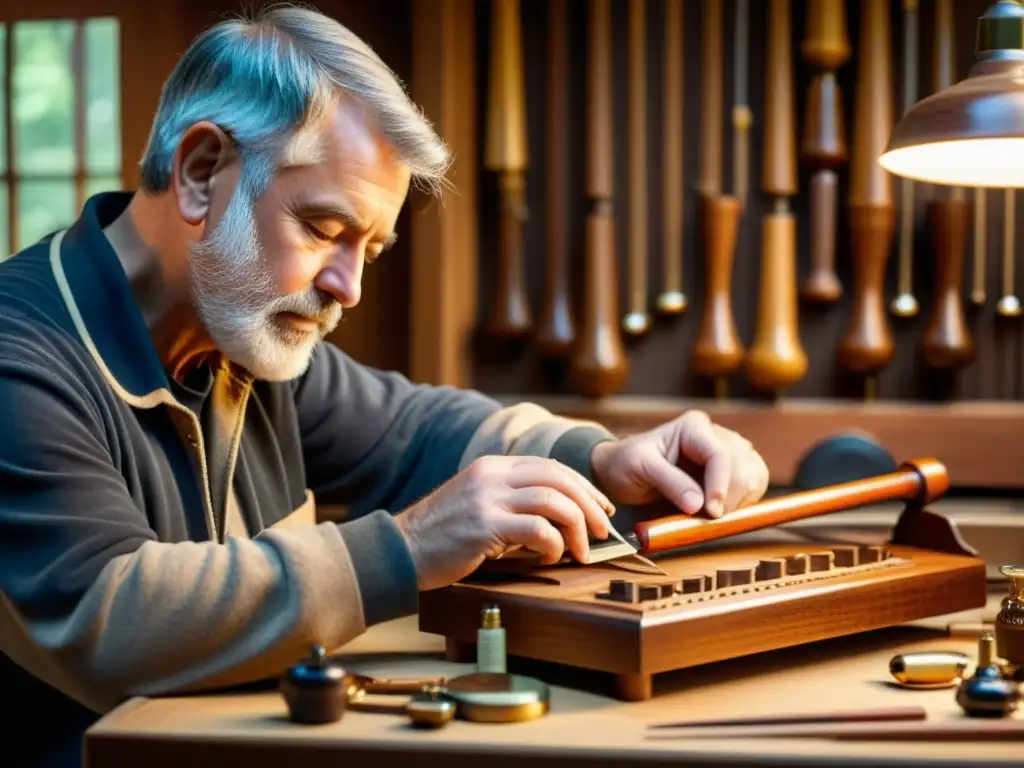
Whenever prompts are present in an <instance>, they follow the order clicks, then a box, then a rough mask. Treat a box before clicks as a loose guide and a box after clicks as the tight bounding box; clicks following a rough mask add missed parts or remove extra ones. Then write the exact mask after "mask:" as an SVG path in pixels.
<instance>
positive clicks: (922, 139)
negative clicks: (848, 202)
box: [879, 0, 1024, 188]
mask: <svg viewBox="0 0 1024 768" xmlns="http://www.w3.org/2000/svg"><path fill="white" fill-rule="evenodd" d="M879 162H880V163H881V165H882V167H883V168H885V169H886V170H887V171H889V172H890V173H893V174H895V175H897V176H903V177H905V178H908V179H913V180H915V181H923V182H928V183H932V184H943V185H950V186H960V187H995V188H1013V187H1024V5H1022V4H1021V3H1020V2H1018V0H999V2H996V3H994V4H993V5H992V6H991V7H990V8H989V9H988V10H987V11H986V12H985V13H984V14H983V15H982V16H981V17H980V18H979V19H978V27H977V41H976V46H975V61H974V66H973V67H972V68H971V71H970V73H969V74H968V76H967V78H966V79H964V80H962V81H960V82H959V83H957V84H955V85H953V86H951V87H949V88H946V89H945V90H942V91H939V92H938V93H935V94H933V95H931V96H929V97H927V98H925V99H922V100H921V101H919V102H918V103H917V104H915V105H914V106H913V107H912V108H911V109H910V110H909V111H907V113H906V114H905V115H904V116H903V119H902V120H900V121H899V123H898V124H897V126H896V128H895V129H894V130H893V132H892V135H891V136H890V138H889V145H888V146H887V147H886V149H885V152H884V153H883V154H882V156H881V157H880V158H879Z"/></svg>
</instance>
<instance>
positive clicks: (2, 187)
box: [0, 183, 18, 260]
mask: <svg viewBox="0 0 1024 768" xmlns="http://www.w3.org/2000/svg"><path fill="white" fill-rule="evenodd" d="M9 215H10V214H9V213H8V210H7V184H5V183H0V260H3V259H6V258H7V257H8V256H10V255H11V253H12V252H14V251H17V250H18V249H17V248H11V243H10V239H9V238H10V236H11V235H10V231H9V230H8V227H7V217H8V216H9Z"/></svg>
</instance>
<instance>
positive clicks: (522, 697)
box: [443, 672, 551, 723]
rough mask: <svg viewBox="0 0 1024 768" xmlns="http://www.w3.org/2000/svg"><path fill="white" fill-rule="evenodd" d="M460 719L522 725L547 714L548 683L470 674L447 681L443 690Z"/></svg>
mask: <svg viewBox="0 0 1024 768" xmlns="http://www.w3.org/2000/svg"><path fill="white" fill-rule="evenodd" d="M443 691H444V693H445V695H447V696H448V697H449V698H451V699H452V700H453V701H454V702H455V703H456V705H457V706H458V710H459V717H461V718H463V719H465V720H472V721H474V722H477V723H522V722H526V721H527V720H536V719H537V718H539V717H543V716H544V715H545V714H547V712H548V708H549V707H550V701H551V692H550V688H549V687H548V685H547V683H544V682H543V681H541V680H537V679H535V678H532V677H524V676H522V675H513V674H507V673H490V672H473V673H470V674H468V675H462V676H461V677H455V678H452V679H451V680H449V681H448V683H447V684H446V685H445V686H444V689H443Z"/></svg>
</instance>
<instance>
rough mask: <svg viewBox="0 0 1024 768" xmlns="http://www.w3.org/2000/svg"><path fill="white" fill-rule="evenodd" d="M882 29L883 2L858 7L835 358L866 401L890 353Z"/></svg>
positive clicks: (891, 220) (887, 63)
mask: <svg viewBox="0 0 1024 768" xmlns="http://www.w3.org/2000/svg"><path fill="white" fill-rule="evenodd" d="M889 26H890V25H889V4H888V2H887V0H863V2H862V3H861V24H860V45H859V56H858V59H859V67H858V72H857V90H856V94H855V99H856V101H855V105H854V109H855V114H854V126H853V143H852V144H853V146H852V150H853V151H852V153H851V158H850V176H851V182H850V239H851V245H852V257H853V297H852V298H853V312H852V315H851V318H850V325H849V327H848V329H847V332H846V336H845V337H844V338H843V341H842V343H841V345H840V347H839V359H840V361H841V363H842V365H843V367H844V368H846V369H847V370H848V371H850V372H852V373H855V374H859V375H861V376H864V384H865V397H866V398H867V399H869V400H871V399H874V394H875V377H876V376H877V375H878V373H879V372H880V371H881V370H882V369H883V368H885V367H886V366H887V365H888V364H889V363H890V362H891V361H892V357H893V353H894V351H895V348H894V343H893V336H892V329H891V328H890V326H889V319H888V316H887V314H886V311H885V303H884V294H883V291H884V288H885V272H886V264H887V263H888V261H889V251H890V249H891V248H892V242H893V236H894V235H895V231H896V207H895V205H894V203H893V192H892V179H891V177H890V176H889V174H888V173H887V172H886V171H885V170H884V169H883V168H882V167H881V166H880V165H879V164H878V158H879V156H880V155H881V154H882V151H883V150H884V149H885V145H886V142H887V141H888V137H889V133H890V131H891V130H892V123H893V120H892V113H893V105H892V101H893V97H892V83H891V80H890V77H889V73H890V70H891V63H892V45H891V42H890V40H889Z"/></svg>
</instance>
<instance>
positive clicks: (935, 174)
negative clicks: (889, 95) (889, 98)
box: [879, 137, 1024, 189]
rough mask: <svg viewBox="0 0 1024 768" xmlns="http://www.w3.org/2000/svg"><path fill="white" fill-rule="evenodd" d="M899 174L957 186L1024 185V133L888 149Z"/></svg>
mask: <svg viewBox="0 0 1024 768" xmlns="http://www.w3.org/2000/svg"><path fill="white" fill-rule="evenodd" d="M879 162H880V163H881V165H882V167H883V168H885V170H887V171H889V172H890V173H893V174H896V175H897V176H901V177H906V178H909V179H913V180H914V181H923V182H928V183H931V184H943V185H948V186H954V187H994V188H997V189H1005V188H1008V187H1024V137H1021V138H1006V139H964V140H960V141H938V142H934V143H930V144H921V145H919V146H916V147H904V148H902V149H895V150H892V151H890V152H886V153H885V154H883V155H882V156H881V158H879Z"/></svg>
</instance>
